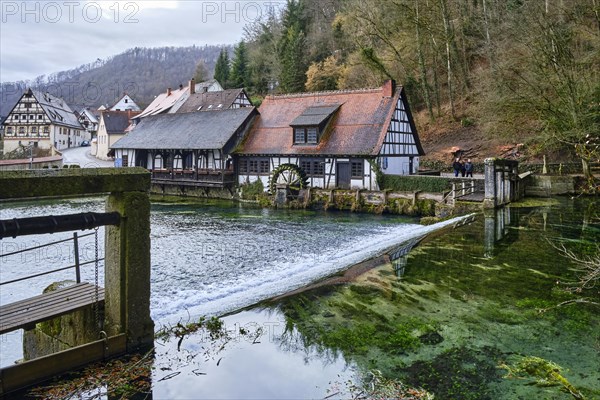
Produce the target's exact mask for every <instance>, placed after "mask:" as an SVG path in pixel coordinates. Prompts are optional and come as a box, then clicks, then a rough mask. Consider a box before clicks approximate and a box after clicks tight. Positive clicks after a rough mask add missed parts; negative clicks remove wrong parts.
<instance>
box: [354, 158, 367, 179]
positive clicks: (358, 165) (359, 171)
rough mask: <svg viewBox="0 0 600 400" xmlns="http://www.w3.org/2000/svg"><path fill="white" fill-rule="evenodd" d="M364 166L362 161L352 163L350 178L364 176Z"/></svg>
mask: <svg viewBox="0 0 600 400" xmlns="http://www.w3.org/2000/svg"><path fill="white" fill-rule="evenodd" d="M364 166H365V163H364V162H363V160H356V161H352V167H351V168H352V177H353V178H362V177H363V175H364V174H365V170H364Z"/></svg>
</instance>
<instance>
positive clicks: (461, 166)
mask: <svg viewBox="0 0 600 400" xmlns="http://www.w3.org/2000/svg"><path fill="white" fill-rule="evenodd" d="M466 173H467V169H466V168H465V161H464V160H463V161H461V162H460V176H462V177H463V178H464V177H465V174H466Z"/></svg>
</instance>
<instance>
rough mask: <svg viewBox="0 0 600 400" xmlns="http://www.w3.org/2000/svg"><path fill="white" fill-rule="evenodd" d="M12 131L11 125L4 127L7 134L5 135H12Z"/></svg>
mask: <svg viewBox="0 0 600 400" xmlns="http://www.w3.org/2000/svg"><path fill="white" fill-rule="evenodd" d="M12 133H13V128H12V126H9V127H7V128H6V134H7V135H12Z"/></svg>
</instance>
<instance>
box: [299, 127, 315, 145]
mask: <svg viewBox="0 0 600 400" xmlns="http://www.w3.org/2000/svg"><path fill="white" fill-rule="evenodd" d="M318 138H319V128H318V127H316V126H297V127H295V128H294V144H317V143H318Z"/></svg>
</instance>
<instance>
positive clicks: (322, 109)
mask: <svg viewBox="0 0 600 400" xmlns="http://www.w3.org/2000/svg"><path fill="white" fill-rule="evenodd" d="M339 108H340V104H323V105H315V106H310V107H307V108H306V109H305V110H304V111H303V112H302V114H300V115H299V116H297V117H296V118H295V119H294V120H293V121H292V123H291V124H290V126H291V127H292V128H293V131H294V144H318V143H319V141H320V140H321V137H322V135H323V133H324V132H325V130H326V128H327V125H328V124H329V121H330V120H331V118H332V117H333V115H334V114H335V112H336V111H337V110H338V109H339Z"/></svg>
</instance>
